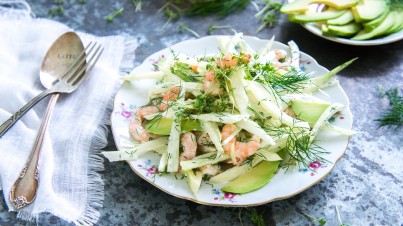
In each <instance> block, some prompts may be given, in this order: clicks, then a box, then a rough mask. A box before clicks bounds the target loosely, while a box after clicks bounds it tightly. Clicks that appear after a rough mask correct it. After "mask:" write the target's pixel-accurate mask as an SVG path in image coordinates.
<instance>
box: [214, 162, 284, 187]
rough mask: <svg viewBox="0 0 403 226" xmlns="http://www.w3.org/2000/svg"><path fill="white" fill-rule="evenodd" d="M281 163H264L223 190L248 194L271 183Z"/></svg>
mask: <svg viewBox="0 0 403 226" xmlns="http://www.w3.org/2000/svg"><path fill="white" fill-rule="evenodd" d="M280 162H281V161H274V162H268V161H262V162H261V163H259V164H258V165H257V166H255V168H253V169H251V170H250V171H249V172H247V173H245V174H243V175H242V176H240V177H238V178H237V179H235V180H233V181H231V182H230V183H228V184H227V185H225V186H224V187H223V188H221V190H223V191H224V192H231V193H237V194H243V193H248V192H251V191H254V190H256V189H259V188H261V187H263V186H264V185H265V184H267V183H269V182H270V180H271V178H272V177H273V176H274V174H275V173H276V171H277V168H278V166H279V164H280Z"/></svg>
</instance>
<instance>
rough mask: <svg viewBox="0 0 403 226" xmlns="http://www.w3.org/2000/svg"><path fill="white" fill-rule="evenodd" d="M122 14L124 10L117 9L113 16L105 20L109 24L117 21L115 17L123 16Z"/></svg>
mask: <svg viewBox="0 0 403 226" xmlns="http://www.w3.org/2000/svg"><path fill="white" fill-rule="evenodd" d="M122 13H123V8H120V9H116V10H115V11H114V12H113V13H112V14H110V15H109V16H107V17H106V18H105V20H106V21H107V22H112V21H113V20H114V19H115V17H117V16H119V15H120V14H122Z"/></svg>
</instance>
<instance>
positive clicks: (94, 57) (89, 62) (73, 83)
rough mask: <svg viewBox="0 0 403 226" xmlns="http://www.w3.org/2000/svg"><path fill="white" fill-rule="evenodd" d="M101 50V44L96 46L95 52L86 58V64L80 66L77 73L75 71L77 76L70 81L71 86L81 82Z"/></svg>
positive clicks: (100, 53) (95, 61)
mask: <svg viewBox="0 0 403 226" xmlns="http://www.w3.org/2000/svg"><path fill="white" fill-rule="evenodd" d="M99 50H100V51H99ZM98 51H99V52H98ZM103 51H104V49H103V48H101V45H99V46H98V48H97V49H96V51H95V53H94V54H93V55H92V56H91V58H90V59H89V60H88V62H87V64H86V66H85V67H83V68H81V70H80V71H79V72H78V73H76V74H77V75H79V76H76V77H75V79H74V80H73V81H72V82H71V84H72V85H73V86H76V85H79V84H80V83H81V82H83V81H84V79H85V78H86V77H87V76H88V75H89V74H90V72H91V71H92V69H93V68H94V66H95V64H96V63H97V61H98V59H99V57H100V56H101V55H102V52H103ZM83 72H85V74H84V75H82V74H83Z"/></svg>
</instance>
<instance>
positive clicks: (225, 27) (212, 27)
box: [207, 24, 232, 35]
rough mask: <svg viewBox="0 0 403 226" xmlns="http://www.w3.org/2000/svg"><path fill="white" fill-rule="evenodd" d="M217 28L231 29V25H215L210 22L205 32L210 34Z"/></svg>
mask: <svg viewBox="0 0 403 226" xmlns="http://www.w3.org/2000/svg"><path fill="white" fill-rule="evenodd" d="M218 29H232V26H230V25H225V26H216V25H214V24H212V25H210V26H209V27H208V29H207V34H209V35H211V34H212V33H213V31H215V30H218Z"/></svg>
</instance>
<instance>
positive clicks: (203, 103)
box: [192, 94, 228, 114]
mask: <svg viewBox="0 0 403 226" xmlns="http://www.w3.org/2000/svg"><path fill="white" fill-rule="evenodd" d="M227 105H228V98H224V97H221V98H220V97H216V96H213V95H209V94H199V95H197V96H196V98H195V99H194V101H193V103H192V111H193V112H194V113H195V114H203V113H217V112H223V111H225V109H226V108H227Z"/></svg>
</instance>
